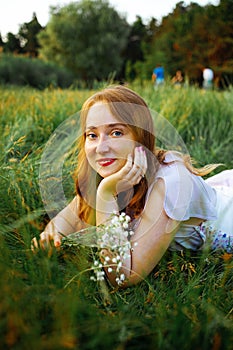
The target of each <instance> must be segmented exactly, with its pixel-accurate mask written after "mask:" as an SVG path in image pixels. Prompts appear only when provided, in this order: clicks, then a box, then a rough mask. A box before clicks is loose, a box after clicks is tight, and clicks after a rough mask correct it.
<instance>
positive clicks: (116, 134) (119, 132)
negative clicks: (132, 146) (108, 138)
mask: <svg viewBox="0 0 233 350" xmlns="http://www.w3.org/2000/svg"><path fill="white" fill-rule="evenodd" d="M112 135H113V136H116V137H119V136H122V135H123V132H122V131H120V130H114V131H113V132H112Z"/></svg>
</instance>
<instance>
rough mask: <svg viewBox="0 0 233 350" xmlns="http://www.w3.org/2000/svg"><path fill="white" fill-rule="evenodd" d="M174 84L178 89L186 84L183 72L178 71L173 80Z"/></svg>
mask: <svg viewBox="0 0 233 350" xmlns="http://www.w3.org/2000/svg"><path fill="white" fill-rule="evenodd" d="M171 82H172V84H173V85H175V86H176V87H181V86H182V85H183V83H184V77H183V75H182V72H181V70H177V71H176V75H174V77H173V78H172V80H171Z"/></svg>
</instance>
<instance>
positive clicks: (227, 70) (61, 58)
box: [0, 0, 233, 85]
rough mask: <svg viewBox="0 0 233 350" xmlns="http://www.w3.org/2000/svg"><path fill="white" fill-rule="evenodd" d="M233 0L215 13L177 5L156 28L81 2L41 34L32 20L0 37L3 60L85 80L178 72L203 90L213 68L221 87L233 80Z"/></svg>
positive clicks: (55, 11) (93, 1)
mask: <svg viewBox="0 0 233 350" xmlns="http://www.w3.org/2000/svg"><path fill="white" fill-rule="evenodd" d="M232 14H233V0H220V2H219V5H218V6H214V5H210V4H209V5H206V6H200V5H198V4H197V3H195V2H192V3H190V4H189V5H185V3H184V2H183V1H181V2H178V3H177V4H176V7H175V8H174V10H173V11H172V12H171V13H169V14H168V15H167V16H164V17H163V18H162V20H161V21H160V22H159V21H158V20H157V19H156V18H155V17H153V13H152V17H151V18H150V20H148V22H147V23H144V22H143V20H142V18H141V17H140V16H137V18H136V20H135V21H134V22H133V23H132V24H129V23H128V22H127V20H126V18H125V16H124V15H122V14H120V13H118V12H117V11H116V10H115V8H114V7H113V6H111V5H110V4H109V2H108V1H107V0H82V1H78V2H72V3H70V4H68V5H65V6H53V7H51V8H50V19H49V22H48V23H47V25H46V26H45V27H42V26H41V25H40V23H39V22H38V19H37V17H36V14H35V13H34V14H33V18H32V20H31V21H30V22H28V23H24V24H22V25H21V26H20V28H19V31H18V33H17V34H13V33H8V34H7V36H6V40H3V39H2V37H1V35H0V47H1V51H2V52H3V54H9V53H10V54H12V53H13V54H14V55H24V56H27V57H29V58H31V59H33V60H42V61H45V62H52V63H53V64H56V65H57V66H58V67H61V68H64V69H67V70H68V71H69V72H70V73H71V74H72V76H73V79H74V80H75V79H76V80H77V79H78V80H80V81H85V82H86V83H87V84H88V85H92V84H93V81H102V80H107V79H109V77H110V76H111V77H113V78H115V79H117V80H118V81H119V80H120V81H126V80H127V81H131V80H134V79H140V80H141V81H143V80H145V79H146V80H148V79H150V78H151V74H152V70H153V68H154V67H155V66H156V65H157V64H161V65H163V66H164V68H165V72H166V74H167V76H172V75H174V74H175V72H176V71H177V70H178V69H179V70H181V71H182V72H183V74H184V75H185V77H186V79H188V80H189V81H190V82H191V83H192V82H193V83H201V79H202V69H203V68H204V67H207V66H208V67H211V68H212V69H213V70H214V72H215V78H216V80H218V84H219V85H224V84H225V85H228V84H229V83H231V84H232V81H233V15H232Z"/></svg>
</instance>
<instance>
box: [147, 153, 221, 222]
mask: <svg viewBox="0 0 233 350" xmlns="http://www.w3.org/2000/svg"><path fill="white" fill-rule="evenodd" d="M158 179H162V180H163V182H164V184H165V199H164V208H165V211H166V212H167V214H168V216H169V217H171V218H174V219H176V220H178V219H179V221H184V220H188V219H189V218H190V217H200V218H203V219H210V218H213V217H215V209H214V208H215V203H216V193H215V191H214V190H213V189H212V188H211V187H210V186H209V185H208V184H207V183H206V182H205V181H204V180H203V178H202V177H201V176H197V175H195V174H193V173H192V172H191V171H190V170H189V169H188V168H187V167H186V165H185V162H184V160H183V158H182V155H181V154H179V153H178V152H167V154H166V156H165V159H164V162H163V164H161V165H160V167H159V169H158V171H157V173H156V174H155V181H154V183H156V182H157V181H158Z"/></svg>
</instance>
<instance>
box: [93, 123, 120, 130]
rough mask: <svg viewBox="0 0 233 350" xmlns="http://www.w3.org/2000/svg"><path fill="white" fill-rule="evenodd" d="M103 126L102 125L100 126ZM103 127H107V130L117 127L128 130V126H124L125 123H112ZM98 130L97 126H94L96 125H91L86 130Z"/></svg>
mask: <svg viewBox="0 0 233 350" xmlns="http://www.w3.org/2000/svg"><path fill="white" fill-rule="evenodd" d="M100 126H102V125H100ZM103 126H106V128H109V129H111V128H116V127H124V128H126V127H127V124H124V123H111V124H103ZM96 129H98V127H97V126H94V125H90V126H87V127H86V130H96Z"/></svg>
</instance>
